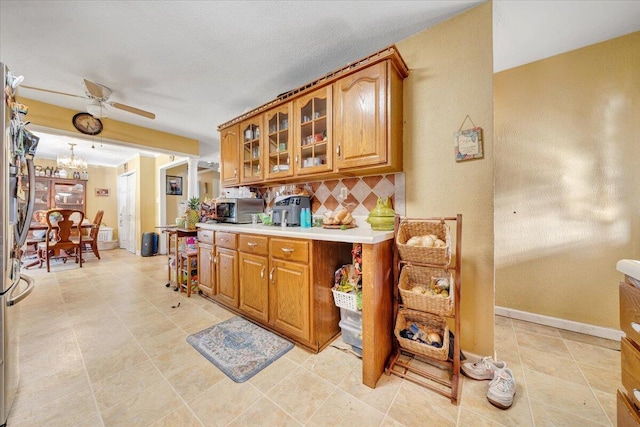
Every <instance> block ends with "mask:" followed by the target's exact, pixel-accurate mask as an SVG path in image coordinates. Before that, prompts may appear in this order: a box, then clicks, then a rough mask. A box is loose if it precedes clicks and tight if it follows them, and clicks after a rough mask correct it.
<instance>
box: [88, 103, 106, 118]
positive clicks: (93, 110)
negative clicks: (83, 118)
mask: <svg viewBox="0 0 640 427" xmlns="http://www.w3.org/2000/svg"><path fill="white" fill-rule="evenodd" d="M87 113H89V114H91V115H92V116H93V117H97V118H99V119H100V118H103V117H109V112H108V111H107V107H105V106H104V104H102V103H101V102H97V101H96V102H92V103H91V104H88V105H87Z"/></svg>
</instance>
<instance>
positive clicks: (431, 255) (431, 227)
mask: <svg viewBox="0 0 640 427" xmlns="http://www.w3.org/2000/svg"><path fill="white" fill-rule="evenodd" d="M426 234H435V235H436V236H438V239H440V240H443V241H444V242H445V243H446V246H445V247H440V248H436V247H424V246H411V245H407V244H406V243H407V241H408V240H409V239H410V238H412V237H414V236H424V235H426ZM396 246H397V247H398V253H399V254H400V259H401V260H403V261H411V262H417V263H423V264H434V265H442V266H445V267H446V266H448V265H449V263H450V262H451V236H450V235H449V226H448V225H447V224H446V223H445V222H444V221H437V222H436V221H408V220H404V221H401V222H400V225H399V227H398V234H397V235H396Z"/></svg>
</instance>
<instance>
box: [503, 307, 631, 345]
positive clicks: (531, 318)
mask: <svg viewBox="0 0 640 427" xmlns="http://www.w3.org/2000/svg"><path fill="white" fill-rule="evenodd" d="M495 314H496V315H498V316H503V317H509V318H511V319H518V320H524V321H526V322H531V323H537V324H539V325H545V326H552V327H554V328H559V329H566V330H567V331H572V332H579V333H581V334H587V335H593V336H594V337H600V338H606V339H609V340H614V341H620V338H622V337H624V336H625V334H624V332H622V331H621V330H618V329H611V328H603V327H602V326H594V325H589V324H587V323H580V322H574V321H572V320H565V319H559V318H557V317H550V316H544V315H542V314H535V313H529V312H527V311H520V310H516V309H513V308H506V307H499V306H495Z"/></svg>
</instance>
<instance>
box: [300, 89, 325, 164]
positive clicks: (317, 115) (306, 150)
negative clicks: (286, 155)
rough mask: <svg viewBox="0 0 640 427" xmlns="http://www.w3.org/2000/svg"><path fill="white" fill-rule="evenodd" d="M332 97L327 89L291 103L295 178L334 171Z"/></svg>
mask: <svg viewBox="0 0 640 427" xmlns="http://www.w3.org/2000/svg"><path fill="white" fill-rule="evenodd" d="M331 97H332V90H331V86H330V85H329V86H326V87H324V88H321V89H318V90H317V91H315V92H312V93H310V94H308V95H303V96H301V97H300V98H297V99H296V100H295V101H294V102H293V117H294V122H295V127H294V132H293V136H294V139H295V147H296V151H295V174H296V175H308V174H313V173H319V172H330V171H332V170H333V154H332V153H333V149H332V143H331V122H332V111H331Z"/></svg>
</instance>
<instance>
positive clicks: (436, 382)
mask: <svg viewBox="0 0 640 427" xmlns="http://www.w3.org/2000/svg"><path fill="white" fill-rule="evenodd" d="M401 221H444V222H446V223H452V222H453V223H455V233H456V234H455V254H454V256H455V258H454V259H455V261H454V262H455V264H453V265H448V266H444V265H442V264H429V263H416V262H410V261H406V260H402V259H401V257H400V254H399V252H398V248H397V245H394V263H393V277H394V291H393V299H394V304H393V306H394V312H393V320H394V325H395V320H396V318H397V316H398V312H399V310H400V309H401V308H402V307H403V305H402V303H401V299H400V292H399V290H398V283H399V279H400V273H401V271H402V268H404V267H405V266H407V265H414V266H417V267H430V268H438V269H442V270H447V271H449V272H450V273H451V274H452V275H453V278H454V288H453V289H450V290H449V292H451V290H453V292H454V294H453V297H454V302H453V310H452V313H451V314H449V315H444V316H442V317H444V318H446V319H450V320H452V322H453V324H454V327H453V336H454V339H453V342H452V343H451V342H450V343H449V346H450V347H453V358H448V359H447V360H446V361H441V360H436V359H432V358H430V357H428V356H424V355H421V354H416V353H415V352H413V351H411V350H409V349H406V348H402V347H401V346H400V343H399V342H398V339H397V338H396V336H395V334H393V350H392V352H391V356H390V357H389V360H388V362H387V367H386V369H385V373H386V374H387V375H391V374H393V375H396V376H399V377H401V378H404V379H406V380H408V381H411V382H413V383H416V384H418V385H420V386H423V387H425V388H428V389H431V390H433V391H435V392H437V393H440V394H442V395H444V396H447V397H449V398H450V399H451V403H454V404H457V403H458V399H459V397H460V393H461V385H462V382H461V381H460V354H461V351H460V293H461V292H460V291H461V287H462V280H461V275H460V270H461V266H462V264H461V261H462V215H461V214H458V215H457V216H455V217H439V218H407V217H400V216H396V218H395V234H394V235H395V236H397V235H398V228H399V226H400V222H401ZM446 319H445V320H446ZM443 340H444V337H443ZM416 359H418V360H419V361H420V362H427V363H428V364H431V365H434V366H435V367H436V369H434V371H433V372H431V371H429V370H427V369H425V368H421V367H419V366H413V365H412V362H414V361H415V360H416ZM437 368H445V369H447V370H448V373H449V374H450V377H449V378H446V377H443V376H442V375H437V373H440V372H437V371H440V369H437Z"/></svg>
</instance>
